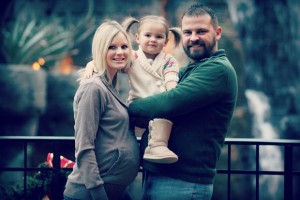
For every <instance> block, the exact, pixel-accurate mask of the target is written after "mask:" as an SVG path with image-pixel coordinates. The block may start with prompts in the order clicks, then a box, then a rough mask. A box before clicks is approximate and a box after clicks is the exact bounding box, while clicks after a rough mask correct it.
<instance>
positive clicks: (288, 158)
mask: <svg viewBox="0 0 300 200" xmlns="http://www.w3.org/2000/svg"><path fill="white" fill-rule="evenodd" d="M2 143H5V144H6V145H7V144H12V145H13V144H19V143H21V144H22V148H23V152H24V155H23V162H24V163H23V167H3V166H0V172H4V171H11V172H12V171H20V172H23V173H24V177H27V175H28V173H29V172H37V171H40V170H51V171H53V172H54V174H55V175H57V176H56V178H55V177H54V182H55V181H56V182H57V185H59V184H62V183H61V181H60V180H59V175H58V174H59V172H60V170H62V169H61V167H60V155H62V152H63V149H64V146H65V145H66V144H68V145H73V148H74V137H52V136H50V137H49V136H0V144H2ZM31 143H35V144H40V145H44V144H46V143H48V144H51V145H50V146H51V148H50V149H49V150H48V152H52V153H53V154H54V157H53V168H39V167H28V146H29V144H31ZM225 145H227V152H228V154H227V155H228V156H227V169H217V173H218V174H227V176H228V178H227V199H228V200H229V199H231V196H232V195H231V176H232V175H234V174H243V175H255V199H257V200H258V199H259V192H260V191H259V176H260V175H280V176H283V177H284V194H283V195H284V199H292V197H293V179H294V177H295V176H300V171H299V170H298V171H297V170H294V169H293V168H294V167H293V166H294V163H293V153H294V150H295V148H296V147H297V148H298V147H300V140H284V139H273V140H269V139H268V140H265V139H248V138H226V140H225ZM234 145H239V146H240V145H241V146H244V145H246V146H249V145H251V146H254V147H255V161H256V162H255V163H256V164H255V170H236V169H232V164H231V159H232V155H231V152H232V146H234ZM264 145H271V146H281V147H283V154H284V158H283V164H284V168H283V170H282V171H270V170H268V171H264V170H261V169H260V154H259V152H260V147H261V146H264ZM225 148H226V147H225ZM222 156H223V155H222ZM63 170H68V171H70V170H71V169H70V168H68V169H66V168H64V169H63ZM23 181H24V196H25V198H26V191H27V188H26V187H27V184H26V183H27V178H24V179H23ZM52 196H53V199H60V198H61V196H62V194H59V192H58V191H52Z"/></svg>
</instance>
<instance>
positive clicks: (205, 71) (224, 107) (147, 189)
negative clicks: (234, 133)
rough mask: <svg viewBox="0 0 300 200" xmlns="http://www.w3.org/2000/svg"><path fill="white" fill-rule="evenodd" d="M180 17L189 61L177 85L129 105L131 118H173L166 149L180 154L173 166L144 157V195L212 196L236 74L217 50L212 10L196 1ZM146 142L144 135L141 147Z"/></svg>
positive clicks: (218, 34) (218, 31)
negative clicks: (145, 159) (153, 161)
mask: <svg viewBox="0 0 300 200" xmlns="http://www.w3.org/2000/svg"><path fill="white" fill-rule="evenodd" d="M181 20H182V21H181V30H182V45H183V48H184V51H185V53H186V55H187V56H188V57H189V58H190V63H189V64H188V65H187V66H185V67H183V68H182V69H181V71H180V79H179V83H178V85H177V87H176V88H174V89H172V90H170V91H168V92H164V93H162V94H158V95H155V96H151V97H147V98H144V99H138V100H135V101H133V102H132V103H131V104H130V105H129V113H130V114H131V116H132V117H133V119H139V118H147V119H153V118H167V119H170V120H171V121H172V122H173V127H172V132H171V136H170V140H169V148H170V149H171V150H172V151H173V152H174V153H176V154H177V155H178V161H177V162H176V163H173V164H158V163H150V162H147V161H144V163H143V167H144V169H145V177H144V183H143V199H155V200H160V199H211V197H212V192H213V182H214V177H215V175H216V163H217V161H218V159H219V157H220V152H221V148H222V146H223V144H224V140H225V137H226V134H227V131H228V127H229V124H230V121H231V118H232V115H233V111H234V107H235V103H236V98H237V77H236V73H235V70H234V68H233V67H232V65H231V63H230V62H229V60H228V59H227V57H226V55H225V51H224V50H218V41H219V40H220V38H221V34H222V29H221V27H219V25H218V20H217V17H216V16H215V14H214V12H213V11H212V10H211V9H210V8H208V7H206V6H204V5H202V4H194V5H192V6H191V7H190V8H189V9H188V10H187V11H186V12H185V13H184V14H183V16H182V19H181ZM133 121H134V120H133ZM156 128H157V129H158V130H159V129H161V128H164V127H156ZM150 139H151V137H150ZM146 141H147V133H144V135H143V137H142V141H141V149H142V151H144V148H145V145H146ZM162 143H163V142H162Z"/></svg>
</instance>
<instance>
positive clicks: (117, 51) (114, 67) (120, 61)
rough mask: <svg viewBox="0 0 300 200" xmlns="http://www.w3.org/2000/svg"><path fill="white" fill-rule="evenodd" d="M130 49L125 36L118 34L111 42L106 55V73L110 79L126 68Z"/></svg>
mask: <svg viewBox="0 0 300 200" xmlns="http://www.w3.org/2000/svg"><path fill="white" fill-rule="evenodd" d="M129 55H130V49H129V44H128V40H127V38H126V37H125V35H124V34H123V33H121V32H119V33H118V34H117V35H116V36H115V37H114V38H113V39H112V41H111V43H110V45H109V47H108V51H107V54H106V62H107V66H108V69H107V71H108V72H109V74H110V75H111V78H112V77H113V76H114V75H115V73H116V72H117V71H119V70H121V69H122V68H124V67H125V66H126V64H127V63H128V61H129Z"/></svg>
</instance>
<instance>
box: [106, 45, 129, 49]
mask: <svg viewBox="0 0 300 200" xmlns="http://www.w3.org/2000/svg"><path fill="white" fill-rule="evenodd" d="M117 48H118V47H116V46H114V45H110V46H109V47H108V49H111V50H115V49H117ZM120 48H121V49H127V48H128V45H122V46H121V47H120Z"/></svg>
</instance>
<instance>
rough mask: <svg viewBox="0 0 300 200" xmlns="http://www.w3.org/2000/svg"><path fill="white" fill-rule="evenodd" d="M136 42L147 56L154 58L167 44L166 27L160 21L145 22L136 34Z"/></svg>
mask: <svg viewBox="0 0 300 200" xmlns="http://www.w3.org/2000/svg"><path fill="white" fill-rule="evenodd" d="M136 42H137V43H138V44H139V45H140V46H141V48H142V50H143V51H144V53H145V55H146V57H147V58H149V59H150V58H151V59H154V58H155V57H156V56H157V55H158V54H159V53H160V51H161V50H162V49H163V47H164V46H165V45H166V44H167V38H166V29H165V27H164V26H163V25H162V24H161V23H159V22H155V21H148V22H144V23H143V24H142V26H141V27H140V32H139V33H137V34H136Z"/></svg>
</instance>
